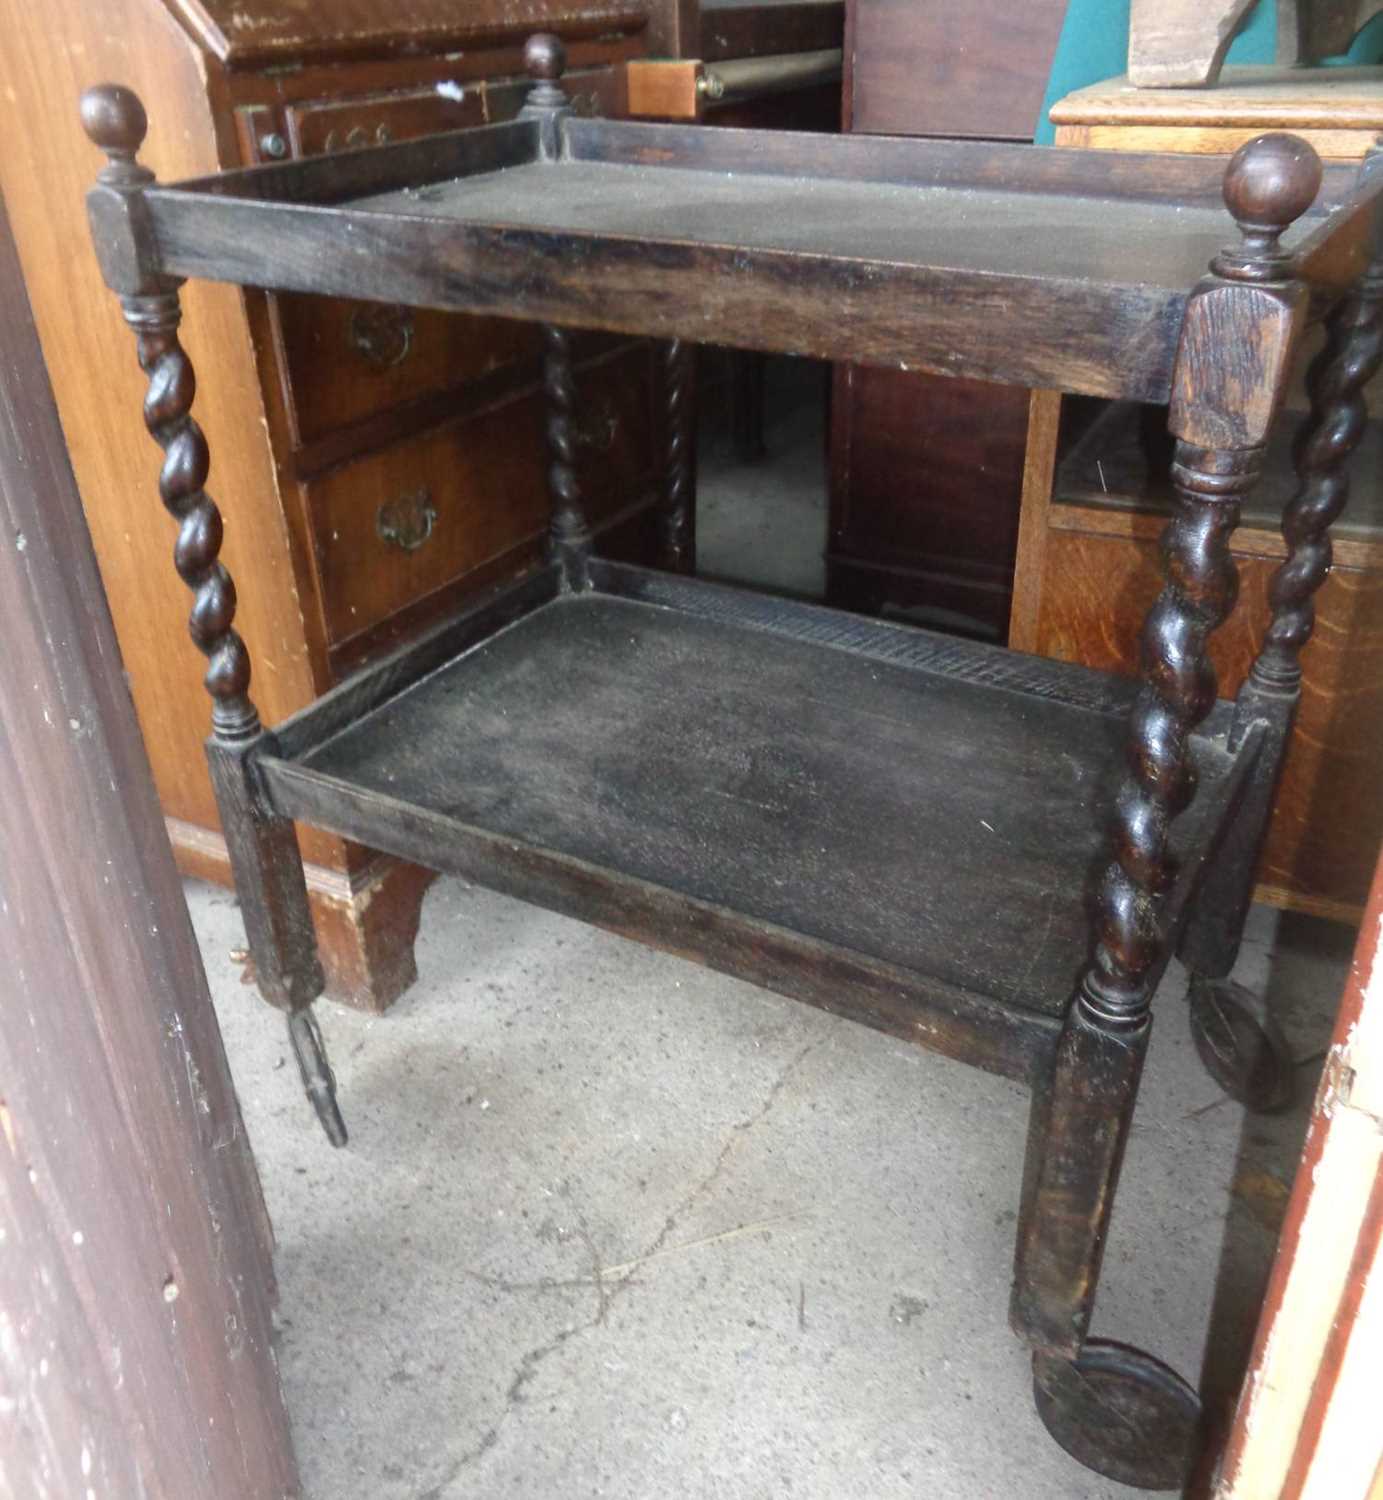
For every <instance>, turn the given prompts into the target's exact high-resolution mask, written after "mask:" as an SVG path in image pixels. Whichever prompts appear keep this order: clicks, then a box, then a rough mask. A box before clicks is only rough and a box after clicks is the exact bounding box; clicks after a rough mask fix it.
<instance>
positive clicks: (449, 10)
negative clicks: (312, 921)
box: [0, 0, 665, 1009]
mask: <svg viewBox="0 0 1383 1500" xmlns="http://www.w3.org/2000/svg"><path fill="white" fill-rule="evenodd" d="M515 9H516V8H515V7H514V6H512V5H510V4H507V3H505V0H473V3H471V0H468V3H467V4H464V5H457V4H454V3H451V0H405V3H400V4H398V5H395V6H392V7H391V6H380V5H377V4H370V3H365V0H332V3H329V4H322V5H320V6H310V5H292V6H288V5H282V4H277V3H272V0H244V3H240V0H236V3H234V4H232V3H230V0H166V3H164V0H99V3H96V0H72V3H65V4H62V5H58V6H34V5H31V4H25V3H21V0H0V31H2V32H3V35H4V37H5V44H4V46H3V48H0V83H2V84H3V87H0V112H3V113H2V114H0V118H2V119H3V123H4V127H5V132H4V133H5V141H6V145H5V147H4V150H3V151H2V152H0V182H2V183H3V188H4V193H5V197H6V201H7V203H8V205H9V209H10V213H11V216H12V219H13V222H14V228H15V237H16V240H17V242H18V245H19V251H20V255H21V258H22V262H23V265H24V270H25V275H26V278H27V280H28V284H29V288H30V293H31V297H32V300H33V304H34V312H35V317H36V321H37V323H38V326H39V330H40V334H41V337H42V340H43V347H44V352H45V355H46V357H47V361H48V365H49V369H50V370H51V372H52V378H53V385H54V389H55V392H56V396H57V402H58V408H59V411H60V412H61V414H62V418H63V424H64V427H65V430H66V432H67V435H68V440H69V442H70V443H71V446H72V455H73V462H74V466H75V469H76V473H77V478H78V483H79V487H80V489H81V492H82V495H83V497H84V500H85V504H86V512H87V517H88V521H89V524H90V526H91V531H92V537H93V540H94V543H95V546H96V551H97V555H98V558H99V560H100V564H101V569H102V577H103V579H104V581H105V585H106V589H107V592H108V594H109V597H110V603H111V609H112V612H113V614H114V618H115V624H116V631H117V634H118V637H119V640H120V643H121V651H122V653H123V655H124V660H125V665H126V667H127V669H128V671H129V675H130V685H131V690H132V692H133V694H134V699H135V704H136V708H137V710H138V714H139V719H140V723H141V725H142V727H143V730H144V734H145V738H146V741H147V743H148V747H149V754H150V759H151V761H152V763H153V767H154V774H155V780H156V783H157V786H158V790H159V796H160V799H161V801H162V804H163V808H164V812H165V813H166V815H167V818H168V828H169V832H170V835H171V837H172V841H173V846H174V850H175V852H176V854H177V858H178V862H179V865H180V867H181V868H182V869H183V870H184V872H188V873H192V874H197V875H202V876H206V877H209V878H211V879H213V880H220V881H228V880H229V878H230V868H229V864H228V862H227V856H226V849H225V843H224V840H223V838H222V836H221V831H220V828H219V824H218V820H217V815H216V808H215V802H214V798H213V796H212V790H211V785H210V782H209V780H208V778H207V769H206V758H205V754H204V750H203V738H204V734H205V725H204V724H203V723H202V722H201V721H200V720H199V719H198V718H197V717H196V716H192V715H189V714H188V713H187V712H186V708H185V705H186V701H187V698H186V695H187V694H188V693H189V692H191V691H194V690H195V689H196V684H197V681H198V678H199V676H200V669H199V668H198V666H197V664H196V661H195V658H194V657H192V656H189V654H188V653H187V652H186V651H185V650H184V649H183V644H184V642H185V640H186V624H185V621H184V618H183V614H182V611H181V610H180V608H179V607H178V605H177V602H176V601H175V600H173V599H171V598H169V596H168V594H167V592H166V591H165V590H164V589H162V588H160V587H158V586H157V585H156V584H155V583H154V582H153V581H152V576H151V575H154V574H156V573H158V572H159V571H161V569H160V562H161V554H162V553H163V552H165V551H166V549H167V548H168V547H170V546H171V545H172V533H171V531H169V530H168V528H167V523H166V522H164V521H161V520H159V519H157V518H153V519H151V518H150V517H149V515H148V513H147V510H146V508H145V506H144V505H143V503H142V495H143V493H144V491H145V489H146V488H147V485H148V481H149V477H150V475H151V473H153V472H155V466H156V455H155V454H154V453H153V452H152V451H151V449H150V448H149V446H148V444H147V442H146V441H141V440H140V439H139V437H138V434H137V433H132V432H131V430H130V428H129V426H128V424H127V423H126V422H124V421H123V420H121V417H122V416H123V413H124V412H125V410H126V409H127V408H128V403H129V401H130V400H132V399H136V393H137V391H138V390H139V388H140V373H139V370H138V369H137V368H136V367H135V366H134V364H133V362H132V360H131V357H130V353H129V349H128V347H127V345H126V344H125V343H124V340H123V334H122V332H121V329H120V323H119V319H118V317H116V316H115V311H114V309H112V308H111V307H109V305H108V304H104V303H102V302H99V301H98V300H97V299H98V294H99V288H100V275H99V271H98V269H97V267H96V265H95V262H94V261H93V260H92V258H91V256H90V255H89V254H86V253H83V252H80V251H78V252H76V253H73V252H72V250H71V248H70V247H72V246H73V245H74V244H78V243H80V241H81V239H82V238H83V237H84V236H85V227H84V224H83V216H82V208H81V197H82V192H83V185H84V183H85V181H86V180H87V179H89V177H90V172H91V160H92V155H91V148H90V147H89V146H88V145H86V144H85V143H84V142H82V141H81V140H80V139H79V138H74V136H73V132H72V131H71V129H70V128H69V121H70V111H71V107H72V101H73V100H74V99H75V98H77V96H78V95H79V94H80V92H81V90H82V89H83V88H84V87H86V86H88V85H90V84H93V83H98V82H100V81H101V80H103V79H106V78H110V77H120V78H126V79H129V80H130V81H131V82H132V83H134V84H136V85H137V86H138V87H140V88H143V89H144V90H145V91H146V92H147V93H148V95H149V97H150V98H153V99H156V100H157V101H158V119H157V122H156V124H155V128H154V132H153V134H152V136H151V138H150V141H149V146H148V155H149V159H150V161H151V162H152V163H153V164H154V165H155V166H156V167H157V168H158V169H159V170H160V171H161V172H163V173H165V174H167V175H169V176H174V177H176V176H187V175H195V174H197V173H201V172H208V171H212V170H215V169H216V168H218V167H234V166H241V165H248V164H250V163H254V162H261V161H268V162H272V161H293V160H302V159H307V158H309V157H312V156H316V155H321V154H323V153H328V152H334V151H338V150H342V149H347V148H351V147H354V146H358V145H360V144H364V143H370V144H374V143H378V142H380V141H383V140H387V139H392V140H403V139H407V138H409V137H411V136H416V135H420V134H423V133H426V132H428V131H436V130H442V129H447V128H452V127H460V126H471V125H478V124H483V123H485V122H486V121H492V120H499V119H505V118H509V117H511V116H512V115H513V113H514V111H515V110H517V108H518V107H519V104H520V102H521V100H522V96H523V91H524V86H523V84H522V82H521V78H522V73H523V66H522V59H521V49H522V39H523V35H524V34H525V33H526V31H527V30H529V29H531V26H532V24H533V17H534V15H535V14H537V12H534V11H533V9H532V7H528V8H526V9H524V10H523V16H522V18H521V20H517V21H516V20H515V19H514V12H515ZM541 14H542V16H543V17H545V18H546V19H547V21H548V22H549V24H552V25H553V26H555V27H556V28H557V29H558V30H559V31H562V32H563V33H564V34H565V35H566V36H567V37H568V39H569V41H570V47H571V57H572V64H573V70H574V77H573V79H572V91H573V97H574V98H575V100H576V103H577V107H578V108H580V109H581V110H583V111H584V112H586V113H593V112H596V111H602V112H606V113H619V112H620V109H621V97H620V90H621V83H622V75H621V72H620V69H619V67H618V64H620V63H621V62H622V61H623V60H625V59H627V58H630V57H634V56H639V55H642V53H643V52H644V50H645V48H646V46H647V42H646V26H647V23H648V19H649V10H648V7H646V6H645V5H644V4H643V3H642V0H571V3H569V4H564V0H551V3H549V4H545V5H544V6H543V7H542V8H541ZM188 303H189V311H190V314H191V321H192V322H193V324H194V325H195V327H196V333H195V335H194V336H193V343H194V346H195V347H196V348H197V349H198V350H199V351H201V350H204V351H206V353H207V354H210V353H211V352H212V351H214V352H215V357H216V360H217V362H218V366H219V369H220V377H219V378H218V380H217V382H216V384H215V387H214V389H212V390H210V391H208V392H207V394H206V398H205V400H204V401H203V402H202V403H201V405H200V408H199V410H200V419H201V421H202V423H203V425H204V426H205V428H206V430H207V432H208V433H209V435H210V436H211V438H212V441H213V444H214V448H215V452H216V471H215V473H214V474H213V475H212V482H213V484H214V485H215V486H216V488H217V489H219V490H221V491H223V492H226V493H233V494H235V496H236V497H237V504H236V519H235V525H234V526H233V527H232V528H231V532H230V534H229V535H228V537H227V540H226V548H227V557H228V558H229V560H230V562H231V565H232V567H234V568H236V569H238V570H242V571H243V570H246V569H249V568H253V569H254V571H255V574H256V577H257V580H258V581H257V583H256V586H255V589H254V591H253V597H247V598H246V599H245V600H244V603H243V606H242V612H241V621H242V627H243V630H244V633H245V636H246V638H247V639H248V640H249V642H250V645H251V648H252V649H253V651H254V655H255V660H256V663H257V668H256V692H257V693H258V695H259V697H260V699H261V701H262V702H263V703H264V706H265V709H266V712H268V713H269V715H270V716H271V718H274V719H278V718H280V717H284V716H286V715H288V714H291V713H293V712H294V711H296V710H297V709H299V708H301V707H302V706H303V705H304V704H306V703H307V702H309V701H311V699H312V698H313V697H314V696H315V695H316V694H318V693H319V692H321V691H323V690H324V689H326V688H329V687H330V686H331V685H332V684H334V683H336V682H338V681H340V680H341V679H342V678H343V677H344V676H345V675H346V674H348V673H349V672H351V671H352V670H355V669H356V668H358V667H359V665H360V664H361V663H363V662H365V661H367V660H369V659H370V658H371V657H372V656H374V655H376V654H378V652H379V651H380V650H381V649H388V648H389V646H391V645H392V644H394V643H395V642H397V641H398V640H400V639H404V638H406V637H407V636H408V635H409V634H410V633H416V631H417V630H418V629H420V628H422V627H424V626H425V625H426V624H427V622H428V621H429V620H430V619H434V618H436V615H437V613H438V611H439V610H445V609H447V608H449V607H451V606H452V605H454V604H455V602H456V600H457V599H459V598H461V597H464V596H466V595H467V594H469V593H472V592H474V591H475V590H476V589H477V588H480V587H483V586H485V584H486V583H487V582H489V581H491V580H492V579H494V578H496V577H500V576H503V575H504V574H506V573H508V572H512V571H513V570H514V569H515V568H517V567H520V566H522V565H523V564H524V563H525V561H529V560H531V559H532V558H533V557H534V556H536V555H537V554H538V552H539V551H540V550H541V546H542V537H543V534H544V530H545V513H546V498H545V496H546V487H545V481H544V473H543V461H542V457H541V450H542V426H541V424H542V413H541V399H540V396H539V393H538V370H539V363H538V361H539V351H538V344H537V340H536V335H535V334H534V333H533V331H532V330H531V329H527V328H525V327H523V326H521V325H518V324H508V325H504V324H501V323H498V322H497V321H496V320H494V319H484V318H482V319H475V318H457V317H450V316H445V315H441V314H437V313H431V312H425V311H416V310H410V309H406V308H402V307H381V306H378V305H371V304H366V303H363V302H359V301H352V300H330V301H324V300H322V299H319V298H304V297H293V296H284V297H266V296H265V295H263V294H262V293H257V292H250V293H247V294H244V295H242V294H241V293H239V292H238V291H233V290H228V289H218V288H214V287H207V286H198V287H194V288H192V289H190V290H189V292H188ZM74 306H86V307H88V308H89V313H88V315H86V316H83V317H82V318H74V317H73V315H72V309H73V307H74ZM580 379H581V381H582V383H583V387H584V388H585V389H586V390H587V391H588V393H589V395H590V397H591V404H590V405H589V406H588V408H587V410H588V413H589V420H588V422H587V424H586V425H585V426H583V428H582V429H581V431H580V432H579V433H578V434H577V442H578V447H579V451H580V453H581V456H582V461H583V463H584V464H586V466H587V467H590V465H591V463H592V462H594V463H595V470H593V473H594V472H599V473H600V474H602V475H604V476H605V478H604V479H603V480H602V482H601V484H600V485H599V486H598V495H599V498H598V499H597V501H596V504H597V509H598V513H599V516H600V518H601V520H608V521H611V522H618V520H619V518H620V517H622V516H623V517H625V518H626V520H627V523H628V524H627V525H626V526H625V529H624V532H623V542H624V545H625V546H626V547H627V549H628V555H630V556H644V557H650V556H652V555H653V553H652V551H651V550H650V549H651V546H652V541H653V539H652V538H651V537H650V536H649V535H648V534H647V531H646V523H645V522H641V521H640V519H639V507H640V502H641V501H642V500H644V499H646V497H647V495H648V494H649V493H650V492H651V491H652V490H653V489H656V487H657V485H656V480H657V477H658V474H659V473H660V471H661V468H662V465H663V455H662V454H661V452H660V451H659V443H660V441H661V438H660V427H659V425H658V423H657V422H656V421H654V422H653V424H652V425H650V414H652V415H653V416H655V417H656V414H657V413H658V412H659V411H661V410H662V409H663V408H664V404H665V396H664V384H663V378H662V375H661V372H660V371H659V369H658V368H657V367H656V362H655V361H654V359H653V355H652V352H651V349H650V346H649V345H647V344H646V343H645V344H642V345H639V344H637V343H635V342H631V341H628V340H626V341H623V342H622V343H620V342H618V341H612V340H600V339H595V340H590V341H587V343H586V344H585V345H584V346H583V357H582V369H581V374H580ZM516 435H518V436H517V438H516ZM642 514H643V515H644V516H645V517H646V516H647V514H648V511H647V509H646V507H644V509H643V511H642ZM641 527H643V528H644V529H643V530H641V529H640V528H641ZM303 839H304V853H305V855H306V858H307V862H308V863H307V871H308V886H309V891H310V894H311V899H312V907H313V913H314V916H315V918H316V921H317V926H318V932H319V937H320V940H321V948H322V953H323V957H324V961H325V963H326V967H327V973H328V976H329V979H330V982H331V991H332V993H333V994H334V995H336V996H337V997H339V998H341V999H344V1000H347V1001H350V1002H352V1003H355V1004H359V1005H363V1006H367V1007H370V1008H374V1009H379V1008H382V1007H383V1006H384V1005H386V1004H387V1003H388V1002H389V1001H390V1000H392V999H393V998H394V996H396V995H397V994H398V993H399V992H400V990H401V989H402V988H403V987H404V986H406V985H407V984H408V983H409V982H410V980H411V979H412V977H413V974H414V972H415V971H414V965H413V953H412V941H413V936H414V933H415V932H416V928H417V921H418V907H419V902H420V900H421V896H422V891H423V887H424V885H425V884H426V881H427V880H428V879H429V878H430V877H429V876H428V875H427V874H426V873H425V872H423V871H421V870H418V869H416V868H412V867H409V866H406V865H403V864H400V863H399V862H398V861H396V860H387V859H383V858H381V857H380V856H378V855H377V854H373V853H370V852H368V851H365V850H361V849H358V848H354V847H352V846H351V845H350V844H348V843H347V842H345V841H343V840H341V839H339V838H337V837H334V836H332V835H330V834H326V833H322V832H320V831H318V830H306V831H305V832H304V835H303Z"/></svg>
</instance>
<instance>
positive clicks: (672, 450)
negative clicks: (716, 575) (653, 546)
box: [662, 339, 696, 573]
mask: <svg viewBox="0 0 1383 1500" xmlns="http://www.w3.org/2000/svg"><path fill="white" fill-rule="evenodd" d="M663 358H664V363H665V367H666V378H665V381H664V386H663V399H664V403H665V408H666V411H665V416H666V429H665V430H666V435H667V452H666V454H665V456H664V461H665V465H666V467H665V470H664V480H663V484H664V489H663V515H662V540H663V547H662V556H663V564H664V566H665V567H668V568H671V569H672V571H673V572H674V573H694V572H695V571H696V421H695V414H696V409H695V400H696V350H695V346H694V345H691V344H688V343H685V342H684V341H683V340H681V339H670V340H669V341H668V343H667V344H666V346H665V348H664V356H663Z"/></svg>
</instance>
